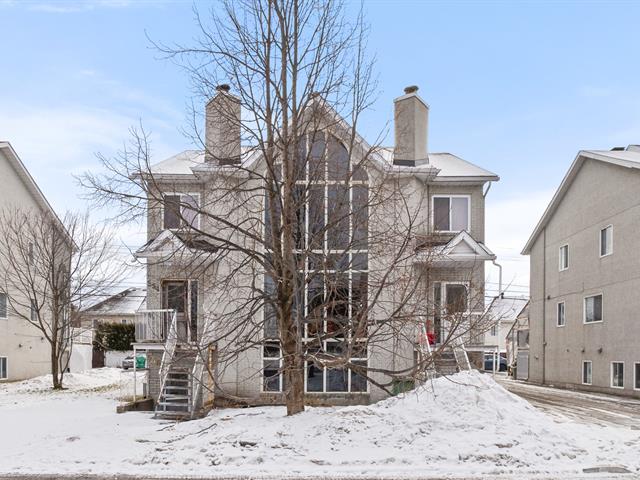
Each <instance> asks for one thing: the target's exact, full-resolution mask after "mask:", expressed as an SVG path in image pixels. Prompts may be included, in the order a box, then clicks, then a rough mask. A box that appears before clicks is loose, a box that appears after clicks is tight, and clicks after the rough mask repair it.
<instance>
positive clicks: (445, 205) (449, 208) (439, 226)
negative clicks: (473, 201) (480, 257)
mask: <svg viewBox="0 0 640 480" xmlns="http://www.w3.org/2000/svg"><path fill="white" fill-rule="evenodd" d="M469 201H470V197H468V196H446V197H440V196H434V197H433V229H434V230H435V231H437V232H459V231H461V230H469V228H470V225H469Z"/></svg>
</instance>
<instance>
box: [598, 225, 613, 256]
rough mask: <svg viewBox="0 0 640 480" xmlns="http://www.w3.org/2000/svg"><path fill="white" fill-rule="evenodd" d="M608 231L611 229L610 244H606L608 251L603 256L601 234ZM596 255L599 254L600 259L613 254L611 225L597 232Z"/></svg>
mask: <svg viewBox="0 0 640 480" xmlns="http://www.w3.org/2000/svg"><path fill="white" fill-rule="evenodd" d="M608 229H611V242H609V244H607V247H608V249H609V251H608V252H606V253H604V254H603V253H602V232H604V231H605V230H608ZM598 253H599V254H600V258H603V257H608V256H609V255H611V254H613V225H607V226H606V227H604V228H601V229H600V231H599V232H598Z"/></svg>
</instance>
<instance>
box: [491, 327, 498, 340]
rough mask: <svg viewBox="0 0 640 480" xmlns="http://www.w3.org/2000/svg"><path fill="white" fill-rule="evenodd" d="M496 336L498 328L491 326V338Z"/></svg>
mask: <svg viewBox="0 0 640 480" xmlns="http://www.w3.org/2000/svg"><path fill="white" fill-rule="evenodd" d="M497 334H498V327H497V325H492V326H491V336H492V337H495V336H496V335H497Z"/></svg>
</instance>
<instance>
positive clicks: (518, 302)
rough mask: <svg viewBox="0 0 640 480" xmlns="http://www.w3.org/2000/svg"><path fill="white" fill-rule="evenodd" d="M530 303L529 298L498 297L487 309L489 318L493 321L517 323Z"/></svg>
mask: <svg viewBox="0 0 640 480" xmlns="http://www.w3.org/2000/svg"><path fill="white" fill-rule="evenodd" d="M528 302H529V299H528V298H527V297H507V296H505V295H500V296H497V297H495V298H494V299H493V300H492V301H491V303H490V304H489V307H487V316H488V317H489V318H490V319H491V320H492V321H500V322H515V320H516V318H518V316H519V315H520V313H521V312H522V310H523V309H524V308H525V307H526V305H527V303H528Z"/></svg>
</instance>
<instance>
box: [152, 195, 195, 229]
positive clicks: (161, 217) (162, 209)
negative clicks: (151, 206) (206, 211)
mask: <svg viewBox="0 0 640 480" xmlns="http://www.w3.org/2000/svg"><path fill="white" fill-rule="evenodd" d="M176 196H179V197H181V199H180V203H182V197H183V196H184V197H193V198H196V197H197V198H198V209H201V208H202V195H200V193H196V192H162V202H161V205H160V207H161V208H160V221H161V223H162V230H171V231H172V232H175V231H178V230H182V229H183V228H186V225H184V226H181V227H178V228H165V225H164V197H176ZM180 216H183V215H182V210H181V211H180ZM196 224H197V225H196V226H193V227H191V228H197V229H200V212H196Z"/></svg>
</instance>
